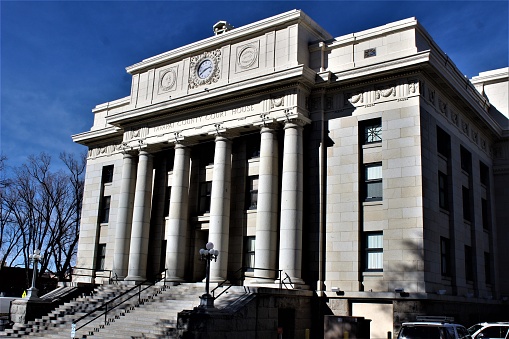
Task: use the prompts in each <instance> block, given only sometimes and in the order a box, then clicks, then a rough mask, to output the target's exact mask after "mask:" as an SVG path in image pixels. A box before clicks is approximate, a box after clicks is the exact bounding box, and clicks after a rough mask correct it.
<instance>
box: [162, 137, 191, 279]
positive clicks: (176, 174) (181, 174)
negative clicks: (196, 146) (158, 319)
mask: <svg viewBox="0 0 509 339" xmlns="http://www.w3.org/2000/svg"><path fill="white" fill-rule="evenodd" d="M190 153H191V152H190V149H189V148H187V147H185V146H184V145H182V144H180V143H178V144H176V145H175V159H174V164H173V177H172V184H171V196H170V212H169V217H168V220H167V221H166V268H167V272H166V273H167V275H166V280H168V281H176V282H182V281H184V268H185V256H186V252H185V250H186V246H185V245H186V231H187V221H188V220H187V217H188V197H189V161H190Z"/></svg>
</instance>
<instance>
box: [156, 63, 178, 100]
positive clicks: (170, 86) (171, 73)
mask: <svg viewBox="0 0 509 339" xmlns="http://www.w3.org/2000/svg"><path fill="white" fill-rule="evenodd" d="M158 84H159V92H158V93H159V94H160V93H162V92H168V91H174V90H175V89H176V88H177V67H171V68H167V69H163V70H160V71H159V82H158Z"/></svg>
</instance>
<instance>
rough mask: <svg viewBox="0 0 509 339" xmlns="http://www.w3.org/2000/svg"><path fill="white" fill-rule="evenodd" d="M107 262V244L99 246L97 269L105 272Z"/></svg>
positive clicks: (96, 259) (96, 260) (96, 258)
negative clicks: (105, 262)
mask: <svg viewBox="0 0 509 339" xmlns="http://www.w3.org/2000/svg"><path fill="white" fill-rule="evenodd" d="M105 260H106V244H98V245H97V255H96V257H95V269H96V270H97V271H104V261H105Z"/></svg>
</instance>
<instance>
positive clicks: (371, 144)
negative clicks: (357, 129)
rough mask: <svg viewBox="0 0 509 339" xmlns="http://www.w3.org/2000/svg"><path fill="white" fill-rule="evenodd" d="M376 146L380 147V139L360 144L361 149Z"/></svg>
mask: <svg viewBox="0 0 509 339" xmlns="http://www.w3.org/2000/svg"><path fill="white" fill-rule="evenodd" d="M378 147H382V142H381V141H377V142H372V143H369V144H364V145H362V148H363V149H366V148H378Z"/></svg>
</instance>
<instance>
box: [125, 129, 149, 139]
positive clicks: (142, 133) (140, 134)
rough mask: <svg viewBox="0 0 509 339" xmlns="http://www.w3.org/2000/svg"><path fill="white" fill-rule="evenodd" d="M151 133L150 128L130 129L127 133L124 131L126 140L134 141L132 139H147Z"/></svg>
mask: <svg viewBox="0 0 509 339" xmlns="http://www.w3.org/2000/svg"><path fill="white" fill-rule="evenodd" d="M148 133H149V129H148V127H141V128H137V129H134V128H132V129H130V130H127V131H124V140H126V141H127V140H132V139H138V138H145V137H146V136H147V135H148Z"/></svg>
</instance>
